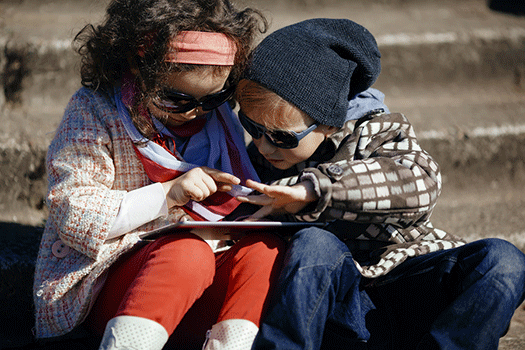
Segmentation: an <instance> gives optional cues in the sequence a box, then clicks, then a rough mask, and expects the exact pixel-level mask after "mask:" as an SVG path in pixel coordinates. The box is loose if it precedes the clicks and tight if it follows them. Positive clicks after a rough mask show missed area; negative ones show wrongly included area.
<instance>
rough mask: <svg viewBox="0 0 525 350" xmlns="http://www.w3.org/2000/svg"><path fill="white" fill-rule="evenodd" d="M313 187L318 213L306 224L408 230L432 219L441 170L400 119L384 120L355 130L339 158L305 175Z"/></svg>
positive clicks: (307, 216) (311, 212)
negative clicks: (389, 226) (349, 223)
mask: <svg viewBox="0 0 525 350" xmlns="http://www.w3.org/2000/svg"><path fill="white" fill-rule="evenodd" d="M303 180H309V181H312V182H313V183H314V186H315V188H316V189H317V191H318V193H319V194H320V199H319V201H318V202H317V205H316V206H315V208H312V207H308V208H306V209H307V210H308V211H303V212H301V213H299V214H298V215H297V219H299V220H303V221H314V220H334V219H339V220H347V221H354V222H366V223H388V224H392V225H395V226H400V227H408V226H412V225H415V224H418V223H421V222H424V221H426V220H427V219H428V217H429V216H430V213H431V211H432V209H433V208H434V206H435V204H436V200H437V198H438V196H439V194H440V192H441V175H440V172H439V166H438V164H437V163H436V162H435V161H434V160H433V159H432V158H431V157H430V155H429V154H428V153H427V152H426V151H424V150H422V149H421V147H420V145H419V143H418V142H417V139H416V136H415V134H414V130H413V128H412V126H411V124H410V123H409V122H408V120H407V119H406V118H405V117H404V116H403V115H402V114H380V115H376V116H375V117H373V118H372V119H369V120H366V121H364V122H362V123H360V124H358V125H356V127H355V129H354V131H353V133H351V134H350V135H349V136H348V139H347V141H346V142H342V144H341V145H340V147H339V149H338V151H337V153H336V155H335V156H334V157H333V158H332V159H331V160H330V161H329V162H326V163H322V164H320V165H318V166H317V167H316V168H307V169H305V170H304V171H303V172H302V173H301V174H300V177H299V181H303Z"/></svg>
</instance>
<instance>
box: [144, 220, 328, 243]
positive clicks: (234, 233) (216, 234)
mask: <svg viewBox="0 0 525 350" xmlns="http://www.w3.org/2000/svg"><path fill="white" fill-rule="evenodd" d="M325 225H326V223H319V222H313V223H312V222H283V221H216V222H212V221H181V222H175V223H172V224H170V225H167V226H163V227H161V228H158V229H156V230H153V231H149V232H145V233H143V234H141V238H146V237H148V238H153V237H157V236H159V235H164V234H171V233H179V232H183V231H190V232H192V233H195V234H196V235H198V236H200V237H201V238H203V239H235V238H238V237H239V236H242V235H244V234H249V233H250V232H253V231H264V230H267V231H268V232H274V233H280V234H282V235H285V236H291V235H292V234H294V233H295V232H297V231H298V230H300V229H301V228H306V227H312V226H316V227H323V226H325Z"/></svg>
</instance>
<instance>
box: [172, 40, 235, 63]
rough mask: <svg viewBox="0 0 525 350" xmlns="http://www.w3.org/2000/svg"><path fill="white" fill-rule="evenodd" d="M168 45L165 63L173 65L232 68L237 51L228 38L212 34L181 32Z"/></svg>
mask: <svg viewBox="0 0 525 350" xmlns="http://www.w3.org/2000/svg"><path fill="white" fill-rule="evenodd" d="M170 45H171V47H172V48H173V51H172V52H169V53H168V55H167V57H166V61H167V62H174V63H188V64H205V65H216V66H233V64H234V62H235V53H236V51H237V48H236V46H235V43H234V42H233V41H232V40H231V39H230V38H229V37H228V36H226V35H225V34H222V33H212V32H194V31H183V32H180V33H179V34H178V35H177V36H176V37H175V39H174V40H172V41H171V42H170Z"/></svg>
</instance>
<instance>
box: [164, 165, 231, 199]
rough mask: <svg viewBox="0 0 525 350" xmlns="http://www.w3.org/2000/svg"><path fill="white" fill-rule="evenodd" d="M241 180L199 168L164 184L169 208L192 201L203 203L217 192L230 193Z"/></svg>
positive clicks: (218, 171)
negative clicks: (233, 186)
mask: <svg viewBox="0 0 525 350" xmlns="http://www.w3.org/2000/svg"><path fill="white" fill-rule="evenodd" d="M240 182H241V180H240V179H239V178H237V177H236V176H234V175H232V174H228V173H225V172H222V171H220V170H216V169H211V168H208V167H205V166H203V167H198V168H194V169H191V170H190V171H188V172H186V173H184V174H182V175H181V176H179V177H177V178H175V179H173V180H170V181H166V182H164V183H163V184H162V186H163V187H164V193H166V200H167V201H168V208H171V207H173V206H183V205H184V204H186V203H188V202H189V201H190V200H194V201H197V202H199V201H202V200H204V199H206V198H208V197H209V196H211V195H212V194H214V193H215V192H217V191H220V192H228V191H230V190H231V189H232V185H238V184H239V183H240Z"/></svg>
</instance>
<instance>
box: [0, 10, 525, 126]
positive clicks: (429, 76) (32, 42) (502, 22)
mask: <svg viewBox="0 0 525 350" xmlns="http://www.w3.org/2000/svg"><path fill="white" fill-rule="evenodd" d="M325 3H326V4H327V5H326V6H324V7H319V6H315V3H314V5H311V6H310V7H303V8H301V9H300V10H298V9H297V7H291V8H290V6H292V5H290V4H288V5H286V3H283V2H276V3H273V4H272V3H270V4H266V3H260V4H259V5H260V7H261V8H263V9H265V10H264V13H265V14H267V16H268V18H269V19H270V20H271V22H272V26H271V28H270V31H273V30H275V29H277V28H279V27H282V26H284V25H287V24H290V23H293V22H296V21H299V20H302V19H307V18H312V17H334V18H335V17H338V18H340V17H345V18H350V19H353V20H355V21H357V22H359V23H361V24H363V25H364V26H365V27H367V28H369V29H370V31H371V32H372V33H373V34H374V35H375V36H376V38H377V41H378V44H379V46H380V49H381V52H382V55H383V59H382V65H383V70H382V75H381V77H380V79H379V80H378V83H377V86H378V87H379V88H383V89H385V90H391V89H392V88H395V89H397V90H398V91H403V90H405V89H409V88H410V87H415V86H417V87H418V88H419V89H425V88H427V87H428V86H430V87H431V86H433V85H435V84H438V85H439V86H442V85H444V84H446V85H447V86H448V85H452V86H458V85H459V86H461V85H463V84H464V83H465V82H475V83H484V82H486V81H487V79H489V80H495V81H503V82H508V83H509V84H515V85H520V86H521V84H522V79H524V78H523V77H522V76H523V75H524V74H525V50H524V47H525V18H521V17H514V16H509V15H505V14H501V13H497V12H494V11H491V10H489V9H488V8H487V6H486V4H485V2H484V1H480V0H468V1H467V0H465V1H461V2H447V1H446V2H443V3H432V2H426V1H423V2H416V3H409V5H407V4H404V5H403V4H401V5H399V4H396V5H395V6H394V5H389V4H383V3H378V2H374V3H372V4H363V3H361V2H335V1H327V2H325ZM37 4H38V3H35V2H34V1H29V2H22V3H21V5H17V6H15V5H11V6H9V3H8V4H3V5H2V4H0V11H1V12H2V13H5V17H4V19H3V22H2V26H1V30H0V46H1V47H2V48H3V50H1V52H3V53H2V54H1V55H2V56H3V57H0V66H2V67H3V71H4V72H5V77H6V78H5V79H4V82H3V83H4V90H5V92H6V93H5V96H4V97H3V98H4V102H6V101H7V102H9V101H14V102H17V101H18V102H20V103H21V105H22V107H23V109H24V111H26V113H29V114H31V115H33V114H38V113H42V112H44V113H46V114H53V115H58V116H59V115H60V114H61V111H62V108H63V106H64V105H65V103H66V102H67V100H68V98H69V96H70V95H71V94H72V93H73V92H74V91H75V90H76V89H77V88H78V87H79V79H78V57H77V56H76V55H75V54H74V53H73V52H72V49H71V45H70V44H71V39H72V38H73V36H74V34H75V33H76V32H78V30H79V29H81V28H82V27H83V26H84V25H85V24H87V23H89V22H98V21H99V20H100V19H101V18H102V16H103V8H104V7H103V5H104V4H105V2H104V1H95V2H90V3H86V2H85V1H76V2H71V3H63V2H61V1H58V2H43V4H40V5H37ZM75 4H76V5H75ZM36 28H38V29H36ZM0 103H1V101H0Z"/></svg>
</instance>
